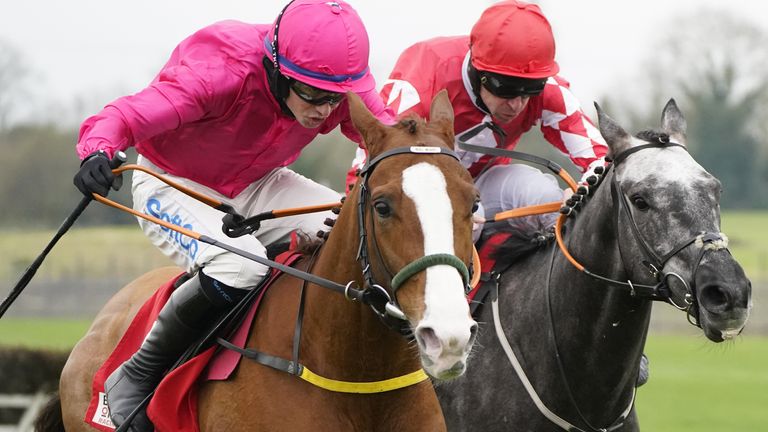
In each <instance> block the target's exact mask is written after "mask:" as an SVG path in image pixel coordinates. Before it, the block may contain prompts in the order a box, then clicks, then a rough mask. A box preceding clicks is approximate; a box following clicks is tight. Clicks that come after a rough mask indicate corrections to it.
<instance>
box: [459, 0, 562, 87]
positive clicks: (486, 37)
mask: <svg viewBox="0 0 768 432" xmlns="http://www.w3.org/2000/svg"><path fill="white" fill-rule="evenodd" d="M469 43H470V47H471V50H472V65H473V66H474V67H475V68H476V69H477V70H481V71H487V72H494V73H497V74H501V75H507V76H515V77H520V78H529V79H540V78H548V77H551V76H553V75H555V74H557V72H558V71H559V70H560V67H559V66H558V65H557V62H556V61H555V38H554V36H553V35H552V27H551V26H550V25H549V21H547V18H546V17H544V14H542V12H541V9H539V7H538V6H536V5H534V4H530V3H524V2H520V1H516V0H507V1H501V2H498V3H495V4H494V5H492V6H490V7H489V8H488V9H486V10H485V11H483V14H482V15H481V16H480V19H479V20H478V21H477V22H476V23H475V25H474V27H472V32H471V33H470V35H469Z"/></svg>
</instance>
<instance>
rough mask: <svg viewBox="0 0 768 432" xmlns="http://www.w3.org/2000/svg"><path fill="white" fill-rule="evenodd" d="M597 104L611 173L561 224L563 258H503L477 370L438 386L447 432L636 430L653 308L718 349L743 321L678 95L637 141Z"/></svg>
mask: <svg viewBox="0 0 768 432" xmlns="http://www.w3.org/2000/svg"><path fill="white" fill-rule="evenodd" d="M597 108H598V118H599V126H600V132H601V133H602V135H603V136H604V137H605V139H606V141H607V142H608V145H609V147H610V154H611V156H612V157H613V164H612V165H610V166H609V167H608V169H607V172H605V173H604V176H603V178H602V182H601V184H600V185H599V187H596V185H593V186H592V187H591V190H590V191H589V193H588V194H584V195H582V197H583V198H584V199H583V200H582V201H581V202H579V203H578V204H576V209H577V210H579V211H578V212H574V213H575V214H576V216H575V217H572V218H569V219H568V220H567V222H565V223H564V224H563V225H564V227H563V228H564V229H563V231H564V233H565V234H564V235H563V237H564V240H563V246H564V250H565V252H563V250H562V249H560V248H558V247H557V245H556V244H555V243H553V242H549V243H548V244H546V245H545V246H543V247H541V246H539V247H537V246H535V245H534V243H532V242H530V241H528V240H527V239H521V238H513V239H512V240H511V243H510V244H509V245H508V246H507V248H506V249H505V250H506V251H507V253H505V254H504V253H503V254H501V255H500V258H501V259H502V260H506V261H507V262H509V264H508V267H507V268H506V270H505V271H503V272H501V273H500V277H499V279H498V285H496V286H495V287H494V286H493V284H492V285H491V286H492V289H491V290H490V294H489V295H488V296H487V297H486V299H485V302H484V303H483V304H482V305H481V306H480V309H479V316H478V321H479V322H482V323H484V325H483V327H482V328H481V332H480V334H479V336H478V341H477V345H479V348H478V349H477V351H476V353H475V354H474V357H473V360H472V361H473V363H474V365H473V368H472V369H471V370H469V371H467V373H466V374H465V375H464V376H463V377H462V378H460V379H457V380H455V381H452V382H449V383H445V384H441V385H439V386H438V387H437V391H438V396H439V398H440V402H441V405H442V408H443V412H444V415H445V417H446V422H447V424H448V428H449V431H483V432H486V431H536V432H540V431H559V430H568V431H613V430H616V431H619V430H620V431H636V430H639V422H638V419H637V416H636V413H635V410H634V405H633V402H634V397H635V391H636V390H635V384H636V377H637V374H638V370H637V368H638V360H639V358H640V356H641V354H642V351H643V346H644V345H645V339H646V335H647V333H648V324H649V320H650V316H651V305H652V300H662V301H666V302H668V303H670V304H672V305H674V306H677V307H678V308H679V309H681V310H685V311H686V313H687V316H688V319H689V321H691V322H692V323H693V324H695V325H697V326H699V327H701V329H702V331H703V332H704V334H705V335H706V337H707V338H708V339H709V340H711V341H713V342H722V341H723V340H728V339H732V338H733V337H735V336H736V335H738V334H739V333H740V332H741V331H742V329H743V328H744V325H745V324H746V321H747V318H748V316H749V311H750V308H751V300H750V298H751V284H750V282H749V280H748V279H747V277H746V275H745V274H744V271H743V270H742V268H741V267H740V265H739V264H738V263H737V262H736V260H735V259H734V258H733V256H731V254H730V252H729V251H728V249H727V237H725V235H724V234H722V233H720V212H719V197H720V189H721V185H720V182H719V181H718V180H717V179H716V178H715V177H713V176H712V175H711V174H709V173H708V172H707V171H706V170H704V168H702V167H701V166H700V165H699V164H698V163H696V161H695V160H694V159H693V158H692V157H691V156H690V155H689V153H688V151H687V149H686V147H685V145H686V137H685V130H686V122H685V119H684V118H683V115H682V114H681V113H680V111H679V109H678V107H677V105H676V104H675V102H674V100H670V101H669V103H667V105H666V107H665V108H664V110H663V113H662V129H661V130H659V131H644V132H641V133H639V134H638V135H637V136H631V135H629V134H628V133H627V132H625V131H624V129H622V127H621V126H619V125H618V124H617V123H616V122H615V121H614V120H613V119H611V118H610V117H608V116H607V115H606V114H605V113H604V112H603V111H602V110H601V109H600V107H599V106H598V107H597ZM561 219H565V218H564V217H561ZM566 254H569V255H571V258H572V260H573V262H571V261H569V259H568V257H567V256H566ZM521 255H522V256H521ZM497 268H498V266H497Z"/></svg>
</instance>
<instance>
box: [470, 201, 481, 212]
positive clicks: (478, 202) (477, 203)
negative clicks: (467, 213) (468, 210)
mask: <svg viewBox="0 0 768 432" xmlns="http://www.w3.org/2000/svg"><path fill="white" fill-rule="evenodd" d="M479 208H480V200H475V202H474V203H473V204H472V214H475V212H476V211H477V209H479Z"/></svg>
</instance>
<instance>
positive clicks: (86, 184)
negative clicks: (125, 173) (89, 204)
mask: <svg viewBox="0 0 768 432" xmlns="http://www.w3.org/2000/svg"><path fill="white" fill-rule="evenodd" d="M114 182H115V175H114V174H113V173H112V168H111V167H110V165H109V157H107V154H106V152H104V151H103V150H99V151H96V152H93V153H91V154H90V155H88V156H87V157H86V158H85V159H83V162H82V163H81V164H80V170H79V171H78V172H77V174H75V178H74V183H75V186H77V189H79V190H80V192H82V193H83V195H85V196H86V197H91V194H92V193H94V192H95V193H97V194H99V195H101V196H104V197H105V196H107V194H108V193H109V188H110V187H111V186H113V184H114ZM115 190H117V189H115Z"/></svg>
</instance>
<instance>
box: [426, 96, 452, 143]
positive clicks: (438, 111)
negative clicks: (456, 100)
mask: <svg viewBox="0 0 768 432" xmlns="http://www.w3.org/2000/svg"><path fill="white" fill-rule="evenodd" d="M429 124H430V125H433V126H437V128H438V129H439V130H440V131H441V132H442V133H443V134H444V135H445V136H446V138H447V142H448V143H449V147H451V148H452V147H453V141H454V135H453V106H451V100H450V99H449V98H448V91H447V90H445V89H443V90H440V91H439V92H438V93H437V94H436V95H435V97H434V98H433V99H432V105H431V106H430V107H429Z"/></svg>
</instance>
